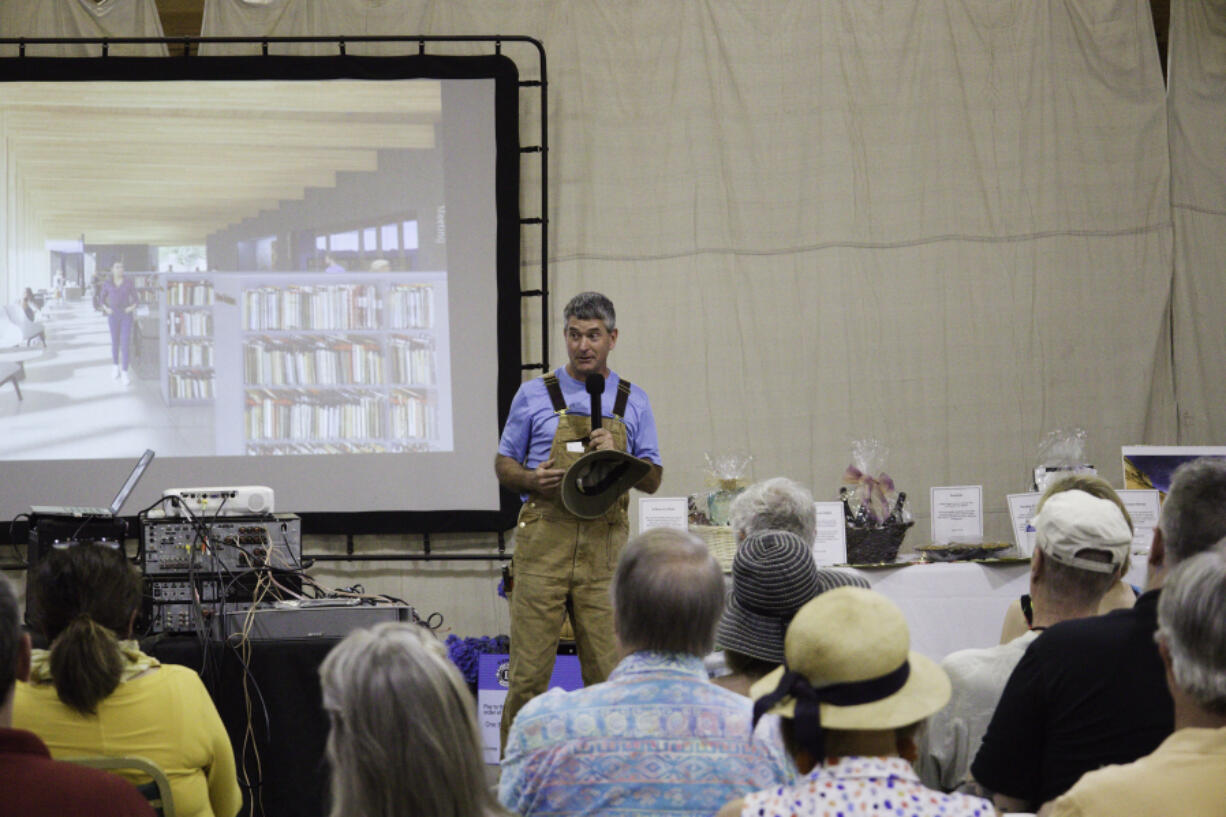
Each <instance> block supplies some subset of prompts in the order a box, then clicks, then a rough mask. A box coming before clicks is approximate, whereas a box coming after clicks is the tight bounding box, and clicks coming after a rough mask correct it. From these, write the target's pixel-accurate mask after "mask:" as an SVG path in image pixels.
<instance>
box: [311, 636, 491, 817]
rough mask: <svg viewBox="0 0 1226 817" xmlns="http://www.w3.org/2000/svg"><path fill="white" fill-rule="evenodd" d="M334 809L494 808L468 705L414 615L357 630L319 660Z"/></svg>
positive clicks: (377, 815) (398, 812)
mask: <svg viewBox="0 0 1226 817" xmlns="http://www.w3.org/2000/svg"><path fill="white" fill-rule="evenodd" d="M319 677H320V682H321V686H322V691H323V706H324V710H325V711H326V712H327V713H328V718H329V720H330V721H331V729H330V730H329V733H328V744H327V756H328V763H329V764H330V765H331V767H332V809H331V811H330V812H329V814H330V815H331V817H493V815H499V814H505V812H504V811H503V810H502V809H501V808H500V807H499V806H498V804H497V802H496V801H495V800H494V797H493V794H492V793H491V792H490V790H489V787H488V785H487V783H486V779H485V767H484V765H483V763H482V757H481V738H480V734H479V732H478V730H477V720H476V714H475V705H474V703H473V699H472V695H471V694H470V693H469V691H468V687H467V686H466V685H465V683H464V680H463V679H462V678H461V677H460V673H459V672H458V671H457V670H456V668H455V666H453V665H452V663H451V661H450V660H449V659H448V658H447V652H446V650H445V649H444V648H443V646H442V644H440V643H439V642H438V641H437V640H436V639H435V638H434V637H433V636H432V635H431V634H430V633H429V631H427V630H425V629H423V628H421V627H419V626H417V625H415V624H392V623H386V624H379V625H376V626H375V627H373V628H371V629H369V630H355V631H354V632H352V633H350V634H349V635H348V636H347V637H346V638H345V640H344V641H342V642H341V643H340V644H338V645H337V646H336V647H335V648H334V649H333V650H332V652H330V653H329V654H328V657H327V659H325V660H324V663H323V666H321V667H320V668H319Z"/></svg>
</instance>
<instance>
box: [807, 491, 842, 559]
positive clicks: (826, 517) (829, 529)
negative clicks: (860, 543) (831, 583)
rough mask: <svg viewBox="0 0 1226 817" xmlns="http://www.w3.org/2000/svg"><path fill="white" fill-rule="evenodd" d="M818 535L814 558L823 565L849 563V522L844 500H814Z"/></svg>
mask: <svg viewBox="0 0 1226 817" xmlns="http://www.w3.org/2000/svg"><path fill="white" fill-rule="evenodd" d="M813 512H814V513H815V514H817V536H816V537H815V538H814V540H813V560H814V561H815V562H817V563H818V565H819V566H821V567H829V566H830V565H845V564H847V523H846V521H845V519H844V516H843V503H842V502H814V503H813Z"/></svg>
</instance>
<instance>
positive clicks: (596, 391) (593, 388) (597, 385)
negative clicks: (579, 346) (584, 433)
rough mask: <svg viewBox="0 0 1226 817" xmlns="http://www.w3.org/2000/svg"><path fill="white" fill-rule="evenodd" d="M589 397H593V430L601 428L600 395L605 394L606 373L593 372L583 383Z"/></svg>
mask: <svg viewBox="0 0 1226 817" xmlns="http://www.w3.org/2000/svg"><path fill="white" fill-rule="evenodd" d="M583 385H584V388H586V389H587V394H588V397H590V398H592V431H595V430H596V429H598V428H600V419H601V416H602V415H601V413H600V397H601V395H603V394H604V375H602V374H598V373H596V372H593V373H592V374H589V375H588V376H587V380H585V381H584V383H583Z"/></svg>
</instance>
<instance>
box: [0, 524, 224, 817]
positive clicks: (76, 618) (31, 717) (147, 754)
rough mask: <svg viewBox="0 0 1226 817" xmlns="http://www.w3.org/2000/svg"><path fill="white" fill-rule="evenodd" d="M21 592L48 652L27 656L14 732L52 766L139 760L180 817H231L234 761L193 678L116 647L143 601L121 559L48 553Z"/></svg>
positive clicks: (111, 553)
mask: <svg viewBox="0 0 1226 817" xmlns="http://www.w3.org/2000/svg"><path fill="white" fill-rule="evenodd" d="M28 592H29V594H30V601H31V608H30V613H31V616H30V617H31V620H32V623H33V624H34V626H35V627H37V628H38V629H39V630H40V631H41V633H42V634H43V636H44V637H46V639H47V642H48V643H49V644H50V645H51V649H50V650H35V651H34V653H33V655H32V657H31V667H30V681H29V683H25V684H18V685H17V697H16V704H15V706H14V712H13V722H14V724H15V725H16V726H17V727H19V728H22V729H28V730H30V731H32V732H35V733H37V734H38V736H39V737H40V738H42V739H43V741H44V742H45V743H46V744H47V746H48V747H49V748H50V749H51V754H52V755H53V756H55V757H73V756H76V755H103V754H105V755H137V756H140V757H144V758H146V759H148V760H151V761H153V762H154V763H155V764H157V765H158V766H160V767H161V768H162V770H163V771H164V772H166V776H167V777H168V778H169V779H170V787H171V791H172V792H173V795H174V802H175V811H176V813H177V814H179V815H181V817H210V816H211V815H216V817H233V815H235V814H236V813H237V812H238V810H239V808H240V806H241V805H242V796H241V794H240V792H239V788H238V780H237V778H236V777H235V765H234V752H233V750H232V749H231V747H230V739H229V737H228V736H227V735H226V730H225V727H224V726H223V725H222V722H221V717H220V716H219V715H218V714H217V710H216V708H215V707H214V706H213V701H212V700H211V699H210V698H209V694H208V692H207V691H206V690H205V688H204V684H203V683H201V681H200V677H199V676H198V675H197V674H196V673H195V672H193V671H192V670H190V669H188V668H187V667H180V666H174V665H169V664H167V665H162V664H160V663H159V662H158V661H157V659H156V658H152V657H150V656H148V655H145V654H144V653H143V652H141V650H140V647H139V646H138V645H137V643H136V642H135V641H129V640H122V641H121V640H120V638H121V637H122V638H124V639H128V638H130V637H131V632H132V623H133V622H134V621H135V619H136V614H137V611H138V609H139V607H140V600H141V578H140V574H139V573H138V572H137V570H136V568H135V567H134V566H133V565H132V564H131V563H129V562H128V560H127V558H126V557H125V556H124V554H123V551H122V550H120V549H118V548H116V547H111V546H106V545H95V544H79V545H71V546H67V547H64V546H57V547H54V548H52V549H51V550H50V551H48V552H47V554H46V556H45V557H44V558H43V559H42V561H41V562H39V563H38V566H37V567H36V568H35V569H34V570H33V572H32V575H31V576H30V579H29V585H28ZM142 782H143V781H142Z"/></svg>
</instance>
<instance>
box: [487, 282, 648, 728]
mask: <svg viewBox="0 0 1226 817" xmlns="http://www.w3.org/2000/svg"><path fill="white" fill-rule="evenodd" d="M562 317H563V320H564V321H565V328H564V335H565V337H566V356H567V358H568V362H567V364H566V366H565V367H564V368H560V369H557V370H556V371H554V372H552V373H549V374H546V375H545V376H543V377H538V378H536V379H534V380H530V381H528V382H527V383H524V384H523V385H521V386H520V387H519V391H518V392H516V394H515V399H514V400H512V401H511V411H510V414H509V415H508V417H507V424H506V427H505V428H504V429H503V431H502V439H501V440H500V441H499V443H498V455H497V456H496V457H495V458H494V471H495V473H497V475H498V481H499V482H500V483H502V484H503V485H504V486H505V487H506V488H508V489H509V490H512V491H516V492H518V493H519V494H520V495H521V496H522V497H523V498H524V500H525V501H524V506H523V507H522V508H521V509H520V512H519V524H518V526H517V527H516V530H515V553H514V556H513V557H512V566H513V569H514V576H515V587H514V590H513V591H512V592H511V594H510V597H511V670H510V676H511V677H510V690H509V691H508V693H507V699H506V704H505V706H504V707H503V710H502V742H503V744H504V745H505V743H506V739H507V730H509V729H510V727H511V721H513V720H514V719H515V714H516V713H517V712H518V711H519V710H520V708H521V707H522V706H523V705H524V704H525V703H527V702H528V701H529V700H531V699H532V698H533V697H534V696H536V695H539V694H541V693H542V692H544V691H545V688H546V686H547V685H548V683H549V676H550V674H551V673H552V672H553V664H554V658H555V657H556V655H557V647H558V634H559V632H560V631H561V628H562V621H563V619H564V618H565V616H566V614H567V613H568V612H569V613H570V618H571V623H572V625H573V626H574V630H575V643H576V647H577V648H578V652H579V663H580V666H581V667H582V671H583V683H584V684H585V685H587V686H591V685H592V684H597V683H600V682H601V681H604V680H605V678H607V677H608V675H609V672H610V671H611V670H612V669H613V667H614V666H615V665H616V664H617V646H616V640H615V638H614V634H613V607H612V604H611V602H610V599H609V582H610V579H611V578H612V576H613V569H614V568H615V567H616V566H617V558H618V555H619V554H620V552H621V548H622V546H623V545H624V544H625V543H626V538H627V534H628V531H629V521H628V519H627V516H626V508H627V507H628V506H629V504H630V498H629V494H628V490H629V488H631V487H634V488H638V489H639V490H640V491H645V492H647V493H649V494H650V493H654V492H655V491H656V489H657V488H659V487H660V478H661V476H662V474H663V468H662V466H661V463H660V448H659V443H658V441H657V438H656V424H655V418H653V417H652V414H651V403H650V402H649V401H648V399H647V394H646V393H645V392H644V391H643V390H642V389H640V388H639V387H638V386H634V385H631V383H630V381H628V380H623V379H621V378H619V377H618V376H617V375H616V374H615V373H614V372H611V371H610V370H609V367H608V360H609V353H610V352H612V351H613V347H614V346H616V345H617V318H616V314H615V313H614V310H613V302H612V301H610V300H609V299H608V298H606V297H605V296H604V295H601V294H600V293H598V292H583V293H580V294H579V295H576V296H575V297H574V298H572V299H571V300H570V303H568V304H567V305H566V308H565V309H564V310H563V312H562ZM602 378H603V381H602ZM593 407H595V408H596V411H595V412H593V411H592V408H593ZM596 451H623V452H626V453H628V454H630V455H632V456H633V457H637V458H638V459H639V460H643V461H645V464H643V471H645V473H643V475H642V476H641V477H640V478H639V479H638V480H637V481H636V482H634V484H633V485H630V484H625V480H624V479H623V480H622V481H620V482H619V481H618V480H617V479H616V477H617V475H618V474H619V473H621V474H623V475H624V474H625V473H637V472H627V471H626V469H625V468H624V467H620V470H619V469H617V468H615V469H613V470H612V471H611V472H610V471H609V470H608V469H602V468H597V469H596V470H595V472H594V474H595V475H603V476H604V477H605V478H603V479H595V480H589V482H593V483H595V485H594V486H593V485H589V486H588V487H587V488H586V489H585V488H584V487H583V484H582V480H579V482H578V483H576V482H575V480H574V478H573V477H574V474H573V473H572V478H571V479H570V480H568V481H567V482H568V484H567V486H566V495H567V501H566V502H564V501H563V493H564V492H563V478H564V477H565V476H566V475H567V471H568V469H570V467H571V466H572V465H574V464H575V463H576V462H577V461H578V460H580V458H583V457H584V455H585V454H588V455H589V456H591V454H590V452H596ZM602 456H603V455H596V457H595V459H600V458H601V457H602ZM612 456H613V457H614V458H615V457H616V456H617V455H612ZM648 465H649V466H650V467H647V466H648ZM580 469H582V465H581V466H580ZM580 469H576V470H580ZM577 486H578V487H577ZM585 491H586V492H587V494H586V495H585ZM602 494H603V495H602ZM589 500H590V501H589ZM605 505H608V507H607V509H604V510H600V509H602V508H603V507H604V506H605ZM568 506H569V507H568ZM591 509H597V511H599V512H596V511H591V512H589V511H590V510H591Z"/></svg>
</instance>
